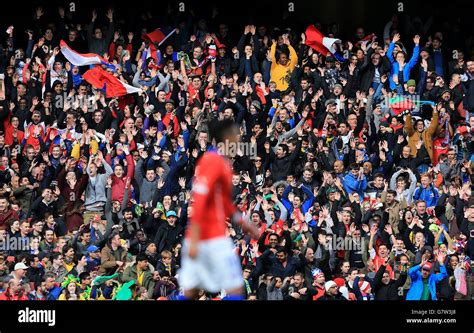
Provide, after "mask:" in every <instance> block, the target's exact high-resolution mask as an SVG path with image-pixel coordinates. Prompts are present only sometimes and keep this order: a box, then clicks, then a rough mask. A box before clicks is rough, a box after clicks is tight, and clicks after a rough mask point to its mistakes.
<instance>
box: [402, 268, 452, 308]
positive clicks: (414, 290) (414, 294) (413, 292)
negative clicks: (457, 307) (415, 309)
mask: <svg viewBox="0 0 474 333" xmlns="http://www.w3.org/2000/svg"><path fill="white" fill-rule="evenodd" d="M439 270H440V272H439V273H437V274H430V276H429V277H428V287H429V289H430V294H431V300H433V301H436V284H437V283H438V282H440V281H441V280H443V279H444V278H446V277H447V276H448V273H447V272H446V267H445V266H444V265H440V266H439ZM408 275H409V276H410V278H411V287H410V290H408V294H407V300H408V301H419V300H420V299H421V295H422V293H423V280H422V277H421V265H416V266H414V267H412V268H410V270H409V271H408Z"/></svg>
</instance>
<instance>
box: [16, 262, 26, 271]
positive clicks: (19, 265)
mask: <svg viewBox="0 0 474 333" xmlns="http://www.w3.org/2000/svg"><path fill="white" fill-rule="evenodd" d="M19 269H28V266H26V265H25V264H24V263H22V262H19V263H17V264H15V268H14V269H13V270H15V271H16V270H19Z"/></svg>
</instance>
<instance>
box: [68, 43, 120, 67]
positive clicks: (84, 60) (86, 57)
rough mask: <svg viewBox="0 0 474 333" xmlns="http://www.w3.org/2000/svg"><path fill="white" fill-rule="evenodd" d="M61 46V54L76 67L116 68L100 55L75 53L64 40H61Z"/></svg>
mask: <svg viewBox="0 0 474 333" xmlns="http://www.w3.org/2000/svg"><path fill="white" fill-rule="evenodd" d="M59 46H60V47H61V52H62V54H63V55H64V57H65V58H66V59H67V60H68V61H69V62H70V63H71V64H73V65H75V66H86V65H105V66H107V67H110V68H115V66H114V65H112V64H110V63H109V62H108V61H107V60H105V59H104V58H102V57H101V56H100V55H97V54H95V53H78V52H76V51H74V50H73V49H71V48H70V47H69V46H68V45H67V44H66V42H65V41H63V40H61V42H60V43H59Z"/></svg>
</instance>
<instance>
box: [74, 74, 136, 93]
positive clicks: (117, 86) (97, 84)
mask: <svg viewBox="0 0 474 333" xmlns="http://www.w3.org/2000/svg"><path fill="white" fill-rule="evenodd" d="M83 78H84V80H86V81H87V82H89V83H90V84H91V85H92V86H93V87H94V88H97V89H104V88H105V96H106V97H118V96H123V95H127V94H132V93H136V92H139V91H140V90H141V89H140V88H136V87H132V86H130V85H128V84H126V83H123V82H122V81H120V80H119V79H117V78H116V77H115V76H113V75H112V74H110V73H108V72H107V71H105V70H103V69H102V68H100V67H94V68H92V69H89V70H88V71H87V72H85V73H84V75H83Z"/></svg>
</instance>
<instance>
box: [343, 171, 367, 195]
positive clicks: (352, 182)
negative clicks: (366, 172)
mask: <svg viewBox="0 0 474 333" xmlns="http://www.w3.org/2000/svg"><path fill="white" fill-rule="evenodd" d="M343 184H344V189H345V190H346V191H347V194H349V195H350V194H352V193H354V192H357V193H358V194H359V197H360V198H361V200H362V199H363V198H364V191H365V189H366V188H367V178H366V177H365V176H364V178H363V179H362V180H358V179H357V177H354V175H352V173H351V172H349V173H347V174H346V175H345V176H344V179H343Z"/></svg>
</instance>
